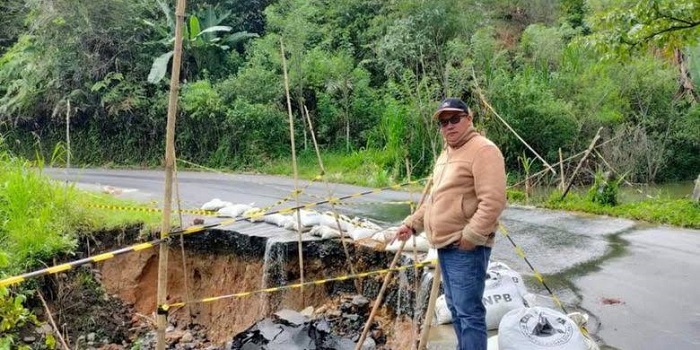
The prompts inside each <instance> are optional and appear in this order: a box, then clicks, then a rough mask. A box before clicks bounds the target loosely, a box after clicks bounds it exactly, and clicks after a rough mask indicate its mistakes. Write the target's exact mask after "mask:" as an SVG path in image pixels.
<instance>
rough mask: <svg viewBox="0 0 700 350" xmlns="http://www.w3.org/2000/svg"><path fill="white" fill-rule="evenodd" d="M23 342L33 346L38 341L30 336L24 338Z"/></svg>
mask: <svg viewBox="0 0 700 350" xmlns="http://www.w3.org/2000/svg"><path fill="white" fill-rule="evenodd" d="M22 341H23V342H25V343H29V344H31V343H33V342H35V341H36V337H33V336H31V335H30V336H26V337H24V338H22Z"/></svg>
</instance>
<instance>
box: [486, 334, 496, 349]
mask: <svg viewBox="0 0 700 350" xmlns="http://www.w3.org/2000/svg"><path fill="white" fill-rule="evenodd" d="M486 350H498V334H494V335H491V336H489V337H488V338H487V340H486Z"/></svg>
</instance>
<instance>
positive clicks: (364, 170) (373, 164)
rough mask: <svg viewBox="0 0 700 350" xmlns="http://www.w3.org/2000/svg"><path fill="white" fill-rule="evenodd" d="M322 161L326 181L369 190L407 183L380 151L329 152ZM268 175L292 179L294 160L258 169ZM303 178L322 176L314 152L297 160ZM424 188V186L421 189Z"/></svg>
mask: <svg viewBox="0 0 700 350" xmlns="http://www.w3.org/2000/svg"><path fill="white" fill-rule="evenodd" d="M321 159H322V160H323V165H324V168H325V171H326V172H325V179H326V180H328V181H329V182H340V183H347V184H352V185H358V186H365V187H375V188H377V187H385V186H389V185H393V184H396V183H399V182H402V181H403V180H402V179H401V178H399V177H400V175H399V171H398V170H397V169H392V168H391V167H390V166H389V165H388V164H391V162H392V161H393V160H392V159H391V157H390V156H389V155H387V154H385V152H382V151H380V150H360V151H355V152H352V153H351V154H345V153H341V152H325V153H323V154H322V156H321ZM257 170H258V171H260V172H262V173H265V174H274V175H284V176H292V175H293V168H292V162H291V160H290V159H279V160H274V161H271V162H270V163H268V164H267V165H264V166H262V167H261V168H259V169H257ZM297 170H298V173H299V178H301V179H307V180H308V179H312V178H314V177H315V176H317V175H319V174H320V173H321V168H320V166H319V164H318V158H317V156H316V154H315V153H314V152H313V151H307V152H301V153H300V154H299V155H298V157H297ZM419 187H420V186H419Z"/></svg>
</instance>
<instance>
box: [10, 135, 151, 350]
mask: <svg viewBox="0 0 700 350" xmlns="http://www.w3.org/2000/svg"><path fill="white" fill-rule="evenodd" d="M60 154H61V152H55V155H60ZM57 158H60V157H57ZM41 168H42V164H41V163H39V164H31V163H29V162H28V161H26V160H23V159H21V158H18V157H15V156H13V155H11V154H10V153H9V152H7V151H6V150H5V145H4V144H3V142H2V138H0V279H3V278H6V277H9V276H13V275H16V274H20V273H24V272H27V271H31V270H34V269H39V268H43V267H45V266H46V264H50V263H51V261H52V260H51V259H52V258H53V257H54V256H56V255H59V254H70V253H71V252H73V250H74V249H75V247H76V242H77V239H78V238H79V237H80V236H81V235H85V234H90V233H91V232H94V231H97V230H108V229H114V228H118V227H121V226H124V225H126V224H134V223H137V222H142V223H145V224H146V227H154V225H156V224H157V223H158V216H157V215H153V214H147V213H138V212H137V213H126V212H105V211H103V210H99V209H94V208H93V209H91V208H90V206H91V205H100V204H101V205H123V206H126V205H136V204H133V203H130V202H124V201H120V200H117V199H115V198H114V197H110V196H108V195H105V194H93V193H87V192H83V191H80V190H78V189H76V188H75V187H74V186H72V185H68V184H65V183H57V182H54V181H51V180H50V179H49V178H48V177H47V176H44V175H43V174H42V173H41ZM27 288H31V287H26V286H25V287H20V288H13V293H12V294H10V293H9V291H8V289H7V288H5V287H0V348H2V349H4V348H8V349H9V348H15V346H14V345H13V344H14V341H15V338H14V337H15V332H16V331H17V330H19V329H20V328H21V327H22V326H24V325H25V324H30V323H33V322H35V318H34V316H33V315H32V314H31V313H30V312H29V311H28V310H26V309H25V308H24V306H23V303H24V301H25V300H26V298H27V297H28V296H29V295H31V294H33V291H32V290H31V289H27Z"/></svg>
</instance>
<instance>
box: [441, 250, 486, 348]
mask: <svg viewBox="0 0 700 350" xmlns="http://www.w3.org/2000/svg"><path fill="white" fill-rule="evenodd" d="M490 256H491V248H489V247H484V246H477V247H476V248H475V249H474V250H462V249H459V248H457V247H456V246H454V245H450V246H448V247H445V248H441V249H438V259H439V262H440V268H441V269H442V283H443V288H444V289H445V300H446V301H447V308H448V309H450V312H451V313H452V320H453V321H452V325H453V326H454V328H455V333H457V342H458V343H457V350H486V337H487V334H486V308H485V307H484V304H483V302H482V298H483V297H484V284H485V283H486V267H487V266H488V263H489V257H490Z"/></svg>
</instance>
